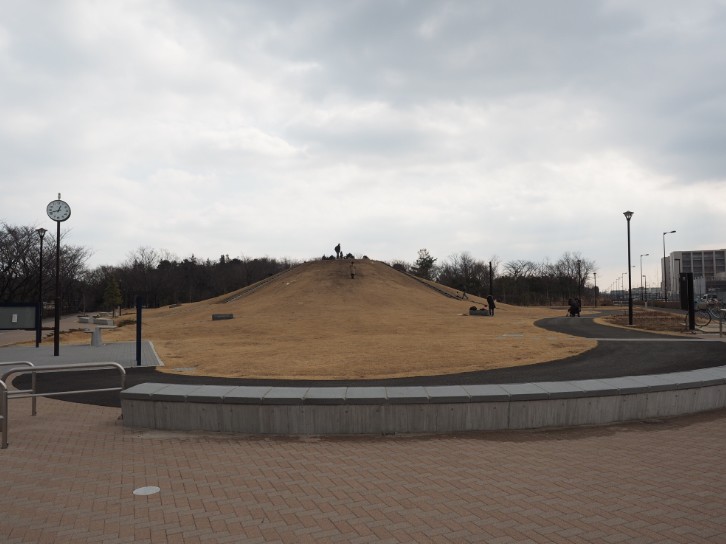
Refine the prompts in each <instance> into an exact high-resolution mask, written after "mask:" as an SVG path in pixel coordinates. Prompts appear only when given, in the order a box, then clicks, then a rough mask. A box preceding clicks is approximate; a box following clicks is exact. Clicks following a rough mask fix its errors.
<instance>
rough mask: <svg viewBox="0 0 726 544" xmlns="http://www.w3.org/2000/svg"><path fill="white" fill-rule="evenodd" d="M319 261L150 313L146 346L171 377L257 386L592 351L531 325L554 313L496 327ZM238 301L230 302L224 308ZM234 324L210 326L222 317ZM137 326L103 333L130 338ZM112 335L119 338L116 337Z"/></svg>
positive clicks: (520, 316) (383, 268) (367, 265)
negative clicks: (245, 380)
mask: <svg viewBox="0 0 726 544" xmlns="http://www.w3.org/2000/svg"><path fill="white" fill-rule="evenodd" d="M356 269H357V273H356V277H355V279H351V278H350V275H349V264H348V261H345V260H339V261H313V262H308V263H305V264H302V265H300V266H298V267H296V268H294V269H292V270H290V271H288V272H285V273H283V274H280V275H278V276H276V277H274V278H272V279H270V280H269V281H267V282H265V283H264V284H262V285H258V286H251V287H248V288H245V289H242V290H240V291H238V292H237V293H232V294H229V295H225V296H223V297H218V298H216V299H212V300H208V301H203V302H199V303H194V304H186V305H183V306H179V307H176V308H161V309H158V310H145V311H144V315H143V336H144V338H145V339H148V340H151V341H152V342H154V345H155V347H156V349H157V351H158V352H159V355H160V357H161V358H162V360H163V361H164V363H165V365H166V369H165V370H166V371H171V372H173V371H182V372H185V373H192V374H193V373H197V374H205V375H216V376H236V377H256V378H294V377H299V378H320V379H348V378H350V379H354V378H384V377H399V376H410V375H432V374H445V373H453V372H466V371H474V370H484V369H488V368H497V367H501V366H512V365H517V364H530V363H536V362H543V361H548V360H554V359H560V358H563V357H567V356H570V355H573V354H576V353H580V352H582V351H584V350H586V349H589V348H591V347H594V345H595V344H594V342H592V341H588V340H584V339H574V338H570V337H566V336H560V335H556V334H554V333H551V332H547V331H543V330H540V329H537V328H535V327H534V326H533V325H532V322H533V321H534V319H536V318H540V317H543V316H546V315H561V313H560V312H556V313H555V312H552V311H550V310H543V309H541V308H540V309H537V310H536V311H533V310H531V309H523V308H515V307H511V306H506V305H501V307H499V308H498V310H497V315H496V316H495V317H494V318H488V317H470V316H468V315H467V314H468V308H469V307H470V306H471V305H472V304H476V305H477V306H482V305H484V301H483V300H481V299H477V298H475V297H473V300H469V301H459V300H454V299H451V298H447V297H445V296H442V295H441V294H439V293H437V292H435V291H434V290H432V289H430V288H428V287H426V286H425V285H423V284H422V283H421V282H418V281H416V280H414V279H412V278H410V277H408V276H406V275H405V274H402V273H400V272H398V271H396V270H394V269H392V268H391V267H389V266H388V265H386V264H384V263H380V262H376V261H370V260H363V261H357V262H356ZM225 301H229V302H225ZM215 313H231V314H234V319H230V320H223V321H212V314H215ZM131 329H133V327H122V328H121V329H118V330H117V331H113V334H105V335H104V338H105V339H107V340H109V341H114V340H125V339H132V338H133V334H134V331H133V330H131ZM109 332H112V331H109Z"/></svg>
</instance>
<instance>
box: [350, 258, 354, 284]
mask: <svg viewBox="0 0 726 544" xmlns="http://www.w3.org/2000/svg"><path fill="white" fill-rule="evenodd" d="M350 279H352V280H354V279H355V261H350Z"/></svg>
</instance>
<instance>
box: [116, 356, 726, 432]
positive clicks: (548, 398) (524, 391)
mask: <svg viewBox="0 0 726 544" xmlns="http://www.w3.org/2000/svg"><path fill="white" fill-rule="evenodd" d="M121 407H122V412H123V421H124V425H125V426H129V427H141V428H148V429H166V430H205V431H221V432H232V433H245V434H274V435H335V434H396V433H450V432H461V431H482V430H502V429H536V428H544V427H567V426H575V425H604V424H609V423H615V422H624V421H633V420H642V419H651V418H659V417H671V416H678V415H685V414H692V413H697V412H703V411H708V410H715V409H719V408H724V407H726V366H722V367H715V368H707V369H701V370H694V371H690V372H677V373H672V374H657V375H650V376H628V377H622V378H609V379H601V380H580V381H569V382H541V383H518V384H504V385H462V386H433V387H360V386H350V387H249V386H240V387H234V386H219V385H177V384H174V385H171V384H163V383H144V384H140V385H136V386H134V387H131V388H129V389H126V390H125V391H122V392H121Z"/></svg>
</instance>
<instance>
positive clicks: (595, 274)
mask: <svg viewBox="0 0 726 544" xmlns="http://www.w3.org/2000/svg"><path fill="white" fill-rule="evenodd" d="M592 275H593V276H595V308H597V272H593V273H592Z"/></svg>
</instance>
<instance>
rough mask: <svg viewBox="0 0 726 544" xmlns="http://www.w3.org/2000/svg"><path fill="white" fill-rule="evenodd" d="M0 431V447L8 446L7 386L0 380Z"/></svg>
mask: <svg viewBox="0 0 726 544" xmlns="http://www.w3.org/2000/svg"><path fill="white" fill-rule="evenodd" d="M0 432H2V435H3V437H2V441H1V442H0V449H3V450H4V449H5V448H7V447H8V386H7V385H5V382H4V381H2V380H0Z"/></svg>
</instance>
